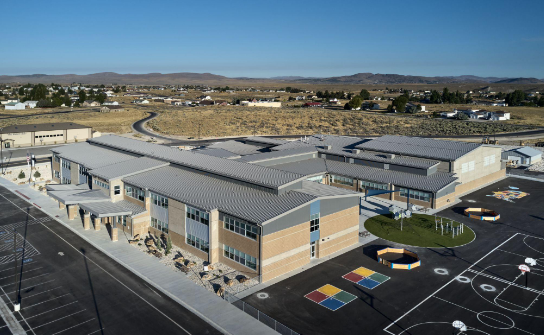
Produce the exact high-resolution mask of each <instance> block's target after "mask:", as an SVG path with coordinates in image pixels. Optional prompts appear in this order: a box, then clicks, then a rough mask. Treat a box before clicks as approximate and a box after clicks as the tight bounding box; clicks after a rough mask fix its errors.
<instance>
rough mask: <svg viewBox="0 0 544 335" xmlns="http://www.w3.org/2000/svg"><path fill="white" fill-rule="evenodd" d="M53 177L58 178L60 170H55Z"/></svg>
mask: <svg viewBox="0 0 544 335" xmlns="http://www.w3.org/2000/svg"><path fill="white" fill-rule="evenodd" d="M55 178H59V179H60V172H59V171H55Z"/></svg>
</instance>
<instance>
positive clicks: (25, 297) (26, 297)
mask: <svg viewBox="0 0 544 335" xmlns="http://www.w3.org/2000/svg"><path fill="white" fill-rule="evenodd" d="M61 287H62V286H59V287H55V288H52V289H50V290H47V291H43V292H40V293H36V294H31V295H25V296H24V299H28V298H31V297H34V296H37V295H40V294H43V293H46V292H49V291H53V290H56V289H58V288H61Z"/></svg>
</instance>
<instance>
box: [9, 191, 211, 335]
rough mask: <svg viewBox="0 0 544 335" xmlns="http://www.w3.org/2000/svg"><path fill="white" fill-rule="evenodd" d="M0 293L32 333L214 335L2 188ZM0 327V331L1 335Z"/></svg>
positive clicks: (47, 217) (186, 313)
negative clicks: (15, 304)
mask: <svg viewBox="0 0 544 335" xmlns="http://www.w3.org/2000/svg"><path fill="white" fill-rule="evenodd" d="M14 228H16V229H17V238H16V239H15V240H16V243H17V250H18V251H17V261H16V262H14V255H13V247H12V246H13V241H14V239H13V229H14ZM104 229H106V227H104ZM112 243H113V242H112ZM142 257H145V256H142ZM15 265H16V266H17V274H18V280H17V284H14V283H15V280H14V275H13V274H14V266H15ZM0 294H1V295H2V299H3V300H4V301H5V302H6V304H8V306H9V307H10V308H11V307H12V306H13V305H12V301H14V300H15V299H19V300H20V301H21V311H20V312H17V313H15V316H16V317H17V319H18V320H19V321H20V323H21V325H22V326H23V327H24V329H25V330H26V331H27V333H28V334H32V335H42V334H44V335H45V334H50V335H52V334H60V335H64V334H220V332H218V331H217V330H216V329H215V328H213V327H212V326H210V325H208V324H207V323H206V322H204V321H203V320H201V319H199V318H198V317H196V316H195V315H194V314H193V313H191V312H189V311H188V310H186V309H185V308H183V307H181V306H180V305H178V304H177V303H175V302H174V301H172V300H171V299H170V298H168V297H165V296H164V295H163V294H161V293H158V292H157V291H156V290H153V288H152V287H150V286H149V285H148V284H146V283H145V282H144V281H143V280H141V279H140V278H138V277H136V276H135V275H134V274H132V273H131V272H129V271H128V270H126V269H125V268H124V267H122V266H120V265H119V264H117V263H116V262H115V261H113V260H112V259H110V258H109V257H107V256H106V255H104V254H103V253H102V252H100V251H99V250H97V249H95V248H94V247H93V246H91V245H90V244H89V243H87V242H86V241H84V240H83V239H81V238H80V237H79V236H77V235H76V234H74V233H73V232H72V231H70V230H69V229H68V228H66V227H64V226H62V225H60V224H59V223H58V222H56V221H54V220H53V219H52V218H51V217H49V216H47V215H45V214H44V213H43V212H41V211H40V210H39V209H37V208H35V207H33V206H29V205H28V204H27V203H26V202H25V201H24V200H23V199H21V198H19V197H17V196H15V195H14V194H12V193H11V192H9V191H8V190H6V189H5V188H3V187H0ZM18 296H19V298H17V297H18ZM2 326H3V324H0V333H8V332H7V329H6V327H4V328H2Z"/></svg>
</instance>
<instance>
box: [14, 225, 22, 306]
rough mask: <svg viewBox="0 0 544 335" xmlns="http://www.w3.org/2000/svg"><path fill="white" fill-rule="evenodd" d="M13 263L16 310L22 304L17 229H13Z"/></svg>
mask: <svg viewBox="0 0 544 335" xmlns="http://www.w3.org/2000/svg"><path fill="white" fill-rule="evenodd" d="M13 258H14V259H13V263H14V278H15V282H14V283H13V284H14V286H15V298H14V299H13V309H14V311H15V312H17V311H19V309H20V308H21V306H20V305H19V292H18V289H17V229H15V228H14V229H13Z"/></svg>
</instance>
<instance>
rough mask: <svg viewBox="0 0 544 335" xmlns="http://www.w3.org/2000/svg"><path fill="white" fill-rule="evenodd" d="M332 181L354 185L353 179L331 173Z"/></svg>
mask: <svg viewBox="0 0 544 335" xmlns="http://www.w3.org/2000/svg"><path fill="white" fill-rule="evenodd" d="M331 181H332V182H333V183H335V184H342V185H348V186H353V179H351V178H346V177H340V176H335V175H331Z"/></svg>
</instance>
